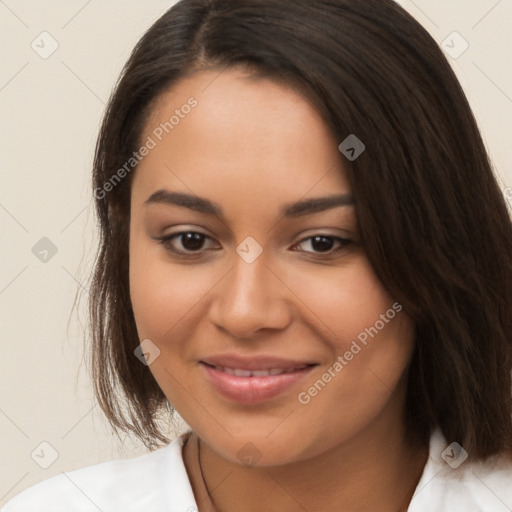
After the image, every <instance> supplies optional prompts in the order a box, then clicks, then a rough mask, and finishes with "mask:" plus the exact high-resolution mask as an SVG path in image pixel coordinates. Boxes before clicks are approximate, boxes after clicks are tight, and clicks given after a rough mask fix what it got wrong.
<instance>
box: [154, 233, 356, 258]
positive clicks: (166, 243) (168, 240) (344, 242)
mask: <svg viewBox="0 0 512 512" xmlns="http://www.w3.org/2000/svg"><path fill="white" fill-rule="evenodd" d="M189 234H193V235H200V236H202V237H204V240H207V239H209V240H212V238H211V237H209V236H208V235H205V234H204V233H201V232H199V231H180V232H179V233H174V234H172V235H169V236H165V237H162V238H158V239H157V240H158V241H159V242H160V244H161V245H162V246H163V247H164V249H165V250H166V251H169V252H171V253H174V254H176V255H178V256H180V257H184V258H189V259H191V258H197V257H200V256H202V252H203V251H204V249H199V250H197V251H190V252H186V251H183V250H179V249H176V248H175V247H173V246H172V241H173V240H174V239H176V238H181V237H183V236H184V235H189ZM315 238H320V239H327V240H332V241H334V242H338V243H339V247H338V249H335V250H333V249H330V250H329V251H325V252H315V251H304V252H306V253H307V254H313V255H315V256H319V257H320V258H324V259H327V258H332V257H334V256H336V255H338V254H339V253H340V252H342V251H343V250H345V249H346V248H347V247H348V246H350V245H351V244H352V243H353V241H352V240H349V239H347V238H341V237H339V236H334V235H323V234H316V235H311V236H308V237H306V238H303V239H302V240H300V241H299V242H297V243H296V244H295V245H294V247H295V246H298V245H301V244H302V243H304V242H306V241H310V240H313V239H315ZM182 242H183V240H182Z"/></svg>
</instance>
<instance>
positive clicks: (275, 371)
mask: <svg viewBox="0 0 512 512" xmlns="http://www.w3.org/2000/svg"><path fill="white" fill-rule="evenodd" d="M205 364H206V363H205ZM212 367H213V368H215V369H216V370H219V371H221V372H224V373H228V374H229V375H234V376H235V377H267V376H269V375H281V374H283V373H292V372H295V371H297V370H302V369H304V368H307V367H308V365H302V366H298V367H296V368H286V369H285V368H270V369H269V370H254V371H251V370H242V369H240V368H229V367H227V366H224V367H222V366H212Z"/></svg>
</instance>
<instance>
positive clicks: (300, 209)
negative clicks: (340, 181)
mask: <svg viewBox="0 0 512 512" xmlns="http://www.w3.org/2000/svg"><path fill="white" fill-rule="evenodd" d="M353 204H354V200H353V198H352V196H351V195H350V194H341V195H336V196H328V197H315V198H313V199H304V200H303V201H297V202H296V203H292V204H288V205H284V206H283V208H282V209H281V215H282V216H284V217H301V216H303V215H309V214H311V213H318V212H323V211H325V210H330V209H331V208H336V207H339V206H351V205H353Z"/></svg>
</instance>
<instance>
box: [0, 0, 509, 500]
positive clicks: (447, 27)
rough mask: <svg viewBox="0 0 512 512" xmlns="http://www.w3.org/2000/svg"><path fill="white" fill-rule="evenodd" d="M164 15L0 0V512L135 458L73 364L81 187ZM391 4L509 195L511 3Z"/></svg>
mask: <svg viewBox="0 0 512 512" xmlns="http://www.w3.org/2000/svg"><path fill="white" fill-rule="evenodd" d="M361 1H364V0H361ZM173 3H174V2H172V1H163V0H162V1H161V0H151V1H147V2H140V1H136V0H125V1H120V0H108V1H101V2H100V1H99V0H89V1H84V0H73V1H70V0H66V1H64V0H55V1H53V2H37V1H35V0H30V1H23V0H17V1H15V0H5V1H2V0H0V40H1V47H2V49H3V50H2V68H1V75H0V108H1V118H2V124H1V131H0V155H1V157H0V158H1V165H2V174H1V188H0V226H1V230H2V231H1V232H2V239H3V250H2V256H3V259H2V262H3V263H2V265H1V266H0V310H1V325H2V357H1V359H0V379H1V387H0V390H1V391H0V433H1V452H0V458H1V461H2V462H1V464H0V505H1V504H3V503H5V502H6V501H7V500H8V499H9V498H11V497H12V496H14V495H15V494H16V493H18V492H20V491H21V490H23V489H24V488H26V487H28V486H29V485H32V484H33V483H35V482H38V481H40V480H43V479H46V478H48V477H50V476H52V475H54V474H58V473H60V472H62V471H69V470H71V469H75V468H79V467H83V466H86V465H89V464H93V463H97V462H100V461H104V460H109V459H113V458H119V457H125V456H131V455H133V454H136V453H143V452H144V449H143V448H142V447H141V446H140V445H138V444H137V443H133V442H131V441H130V440H125V441H124V442H123V443H120V442H119V441H118V440H117V439H116V438H115V437H114V436H113V435H112V433H111V431H110V429H109V428H108V427H107V426H106V423H105V421H104V420H103V418H102V415H101V413H100V412H99V410H98V408H97V406H96V405H95V403H94V400H93V396H92V392H91V386H90V383H89V374H88V370H87V367H86V365H85V363H84V361H83V345H84V328H83V324H84V323H85V322H86V315H85V303H86V301H85V299H86V295H87V291H86V289H87V283H88V276H89V274H90V269H91V262H92V258H93V255H94V251H95V236H96V235H95V219H94V215H93V209H92V201H91V198H92V195H91V189H90V185H89V181H90V169H91V163H92V154H93V148H94V144H95V138H96V135H97V131H98V126H99V122H100V118H101V116H102V113H103V109H104V106H105V103H106V101H107V99H108V97H109V94H110V92H111V90H112V87H113V85H114V83H115V81H116V79H117V77H118V74H119V72H120V70H121V67H122V65H123V64H124V62H125V61H126V59H127V58H128V55H129V53H130V51H131V49H132V48H133V46H134V45H135V43H136V42H137V40H138V39H139V38H140V36H141V35H142V34H143V32H144V31H145V30H146V29H147V28H148V27H149V26H150V25H151V24H152V22H153V21H155V20H156V19H157V18H158V17H159V16H160V15H161V14H163V12H164V11H165V10H166V9H167V8H169V7H170V6H171V5H172V4H173ZM400 3H401V4H402V5H403V6H404V7H405V8H406V9H407V10H408V11H409V12H410V13H411V14H412V15H413V16H414V17H415V18H416V19H417V20H418V21H419V22H420V23H422V24H423V26H425V27H426V28H427V30H429V31H430V33H431V34H432V36H433V37H434V39H435V40H436V41H437V42H438V43H439V44H440V45H442V46H443V48H445V49H446V51H448V52H450V53H451V54H452V56H448V59H449V60H450V62H451V63H452V65H453V67H454V69H455V71H456V73H457V75H458V77H459V79H460V81H461V83H462V85H463V87H464V89H465V91H466V93H467V95H468V98H469V100H470V103H471V105H472V107H473V110H474V112H475V115H476V117H477V120H478V122H479V124H480V128H481V130H482V133H483V137H484V140H485V143H486V145H487V147H488V150H489V153H490V155H491V158H492V160H493V162H494V165H495V168H496V172H497V175H498V179H499V181H500V184H501V185H502V188H503V190H505V188H506V187H507V186H512V170H511V166H510V164H511V162H512V148H511V144H510V141H511V140H512V139H511V132H512V130H511V127H512V116H511V113H512V99H511V98H512V87H511V81H512V80H511V77H512V73H511V69H510V66H509V65H507V64H506V63H507V62H509V60H508V57H507V55H510V49H511V42H512V33H511V32H510V30H509V26H510V20H511V19H512V2H510V0H472V1H468V0H448V1H447V0H414V1H412V0H401V1H400ZM454 31H455V32H457V33H458V34H453V32H454ZM42 32H48V33H49V34H50V36H48V35H42V36H41V35H40V34H41V33H42ZM53 40H55V41H56V42H57V43H58V48H57V50H56V51H55V52H54V53H53V54H52V55H50V56H47V58H42V57H41V56H40V53H43V54H44V53H45V52H49V51H50V50H51V49H52V44H53V45H55V43H54V42H53ZM443 41H444V43H443ZM466 44H467V45H469V46H468V48H467V50H466V51H464V53H462V54H461V55H460V56H457V54H458V53H460V52H461V51H462V50H463V49H464V48H465V46H466ZM33 47H34V48H33ZM454 56H457V58H454ZM453 129H454V130H457V126H454V127H453ZM433 150H435V148H433ZM511 202H512V199H511ZM475 208H478V205H475ZM43 238H44V240H43V241H41V239H43ZM46 239H48V240H46ZM34 246H35V247H36V249H34V250H33V247H34ZM44 250H46V251H48V252H47V253H44ZM42 251H43V252H42ZM55 251H56V252H55ZM34 253H35V254H34ZM53 253H55V254H53ZM79 289H81V290H82V292H83V293H82V302H81V303H80V304H79V306H78V308H77V311H78V313H79V314H77V313H72V310H71V308H72V306H73V303H74V300H75V294H76V292H77V290H79ZM84 290H85V291H84ZM171 435H173V434H171ZM41 443H44V444H41ZM46 443H48V444H46ZM50 463H51V464H50ZM46 465H49V467H48V468H47V469H44V468H43V467H41V466H46Z"/></svg>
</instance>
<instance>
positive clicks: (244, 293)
mask: <svg viewBox="0 0 512 512" xmlns="http://www.w3.org/2000/svg"><path fill="white" fill-rule="evenodd" d="M290 295H291V292H290V290H288V289H287V288H286V286H285V285H284V284H283V282H282V281H281V280H280V279H278V278H277V277H276V275H275V271H272V270H271V269H270V268H269V267H268V266H267V264H266V261H265V259H264V258H263V257H261V256H260V257H259V258H258V259H256V261H254V262H252V263H247V262H246V261H244V260H243V259H242V258H240V257H239V256H238V255H235V258H234V265H233V267H232V268H231V270H230V271H229V272H228V273H227V274H226V275H225V276H224V278H223V279H222V280H221V281H220V282H219V284H218V285H217V286H216V287H215V295H214V299H213V301H212V303H211V307H210V319H211V321H212V322H213V323H214V324H215V325H216V326H217V327H218V328H220V329H221V330H223V331H226V332H228V333H229V334H230V335H231V336H233V337H234V338H237V339H245V340H249V339H251V338H254V337H255V336H257V335H258V334H259V333H261V331H263V330H266V329H269V330H272V329H274V330H278V329H284V328H286V327H287V326H288V325H289V324H290V323H291V321H292V318H293V315H292V304H291V302H290V300H289V298H290Z"/></svg>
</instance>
